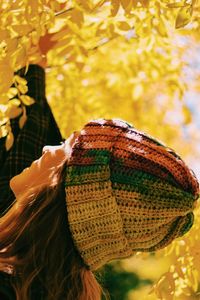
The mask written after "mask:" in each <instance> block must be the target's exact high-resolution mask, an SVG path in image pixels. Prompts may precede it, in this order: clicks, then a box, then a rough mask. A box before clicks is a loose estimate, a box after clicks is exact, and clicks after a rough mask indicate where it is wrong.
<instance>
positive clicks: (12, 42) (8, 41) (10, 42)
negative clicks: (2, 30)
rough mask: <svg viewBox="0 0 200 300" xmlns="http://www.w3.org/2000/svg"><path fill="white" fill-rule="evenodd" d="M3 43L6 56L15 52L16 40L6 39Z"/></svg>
mask: <svg viewBox="0 0 200 300" xmlns="http://www.w3.org/2000/svg"><path fill="white" fill-rule="evenodd" d="M5 42H6V44H7V51H8V54H9V53H12V52H13V51H16V49H17V46H18V39H17V38H10V39H6V40H5Z"/></svg>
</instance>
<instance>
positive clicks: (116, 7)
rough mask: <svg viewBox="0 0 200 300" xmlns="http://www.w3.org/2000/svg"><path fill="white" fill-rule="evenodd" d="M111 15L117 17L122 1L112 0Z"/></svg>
mask: <svg viewBox="0 0 200 300" xmlns="http://www.w3.org/2000/svg"><path fill="white" fill-rule="evenodd" d="M111 5H112V8H111V16H112V17H115V16H116V15H117V13H118V10H119V7H120V2H119V0H111Z"/></svg>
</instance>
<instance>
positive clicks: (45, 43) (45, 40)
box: [30, 33, 57, 68]
mask: <svg viewBox="0 0 200 300" xmlns="http://www.w3.org/2000/svg"><path fill="white" fill-rule="evenodd" d="M54 35H55V33H46V34H45V35H44V36H41V37H40V39H39V43H38V51H37V52H38V53H39V57H40V58H39V59H38V58H37V60H36V61H32V60H31V61H30V63H32V64H37V65H40V66H41V67H42V68H45V67H47V53H48V51H49V50H51V49H52V48H53V47H54V46H55V44H56V43H57V42H56V41H52V40H51V39H52V38H53V36H54Z"/></svg>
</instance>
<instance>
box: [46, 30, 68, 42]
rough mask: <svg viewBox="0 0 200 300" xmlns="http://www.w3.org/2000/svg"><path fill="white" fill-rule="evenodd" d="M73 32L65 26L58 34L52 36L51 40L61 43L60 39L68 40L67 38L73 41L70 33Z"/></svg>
mask: <svg viewBox="0 0 200 300" xmlns="http://www.w3.org/2000/svg"><path fill="white" fill-rule="evenodd" d="M70 32H71V30H70V29H69V27H68V26H65V27H63V28H61V29H60V31H59V32H56V33H54V34H53V35H52V37H51V38H50V40H51V41H52V42H56V41H59V40H60V39H62V38H64V37H65V38H66V37H70V40H71V36H69V33H70Z"/></svg>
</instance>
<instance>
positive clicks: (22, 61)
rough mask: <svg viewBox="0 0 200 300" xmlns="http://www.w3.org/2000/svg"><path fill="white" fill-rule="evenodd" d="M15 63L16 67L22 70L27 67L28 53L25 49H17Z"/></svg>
mask: <svg viewBox="0 0 200 300" xmlns="http://www.w3.org/2000/svg"><path fill="white" fill-rule="evenodd" d="M13 62H14V63H13V64H14V65H16V66H17V67H18V68H21V67H23V66H25V65H26V63H27V53H26V49H25V47H23V46H21V47H19V48H18V49H17V51H16V52H15V55H14V57H13Z"/></svg>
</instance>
